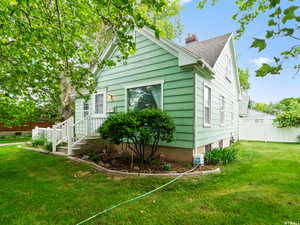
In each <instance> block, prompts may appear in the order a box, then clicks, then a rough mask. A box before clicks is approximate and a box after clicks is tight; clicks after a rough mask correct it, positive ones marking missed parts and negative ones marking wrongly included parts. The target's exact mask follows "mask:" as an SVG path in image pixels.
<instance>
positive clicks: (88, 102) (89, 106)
mask: <svg viewBox="0 0 300 225" xmlns="http://www.w3.org/2000/svg"><path fill="white" fill-rule="evenodd" d="M85 103H87V105H88V110H84V105H85ZM90 103H91V102H90V99H89V100H87V101H85V100H84V99H83V100H82V112H83V113H82V114H83V118H84V113H85V112H87V113H88V115H87V116H89V115H90V114H91V104H90Z"/></svg>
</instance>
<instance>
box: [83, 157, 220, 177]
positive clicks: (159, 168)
mask: <svg viewBox="0 0 300 225" xmlns="http://www.w3.org/2000/svg"><path fill="white" fill-rule="evenodd" d="M99 157H100V160H99V159H97V160H92V158H91V157H89V158H88V157H87V156H86V155H85V156H82V157H80V158H81V159H84V160H89V161H93V162H95V163H97V164H98V165H100V166H102V167H104V168H107V169H110V170H118V171H122V172H134V173H154V174H155V173H175V172H176V173H183V172H185V171H187V170H190V169H191V168H192V167H193V166H192V164H191V163H184V162H175V161H170V160H168V159H165V158H164V157H158V158H157V159H155V160H153V161H152V162H151V163H144V164H142V163H139V162H134V163H133V166H132V164H131V157H130V156H128V155H121V154H116V153H114V154H104V153H100V154H99ZM166 164H170V165H171V166H170V169H169V170H166V169H164V167H166V166H165V165H166ZM216 168H218V167H217V166H215V165H204V166H200V167H198V168H197V169H196V170H195V171H208V170H215V169H216Z"/></svg>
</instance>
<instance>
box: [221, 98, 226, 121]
mask: <svg viewBox="0 0 300 225" xmlns="http://www.w3.org/2000/svg"><path fill="white" fill-rule="evenodd" d="M224 123H225V97H224V96H223V95H221V96H220V125H221V126H224Z"/></svg>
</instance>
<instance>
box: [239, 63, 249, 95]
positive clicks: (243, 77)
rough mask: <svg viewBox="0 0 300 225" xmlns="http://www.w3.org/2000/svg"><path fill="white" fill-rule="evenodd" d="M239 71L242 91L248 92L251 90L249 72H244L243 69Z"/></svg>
mask: <svg viewBox="0 0 300 225" xmlns="http://www.w3.org/2000/svg"><path fill="white" fill-rule="evenodd" d="M238 71H239V79H240V85H241V89H242V91H248V90H249V89H250V83H249V76H250V75H249V70H248V69H246V70H243V69H241V68H239V69H238Z"/></svg>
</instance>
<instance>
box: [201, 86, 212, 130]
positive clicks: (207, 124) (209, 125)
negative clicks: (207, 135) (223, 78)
mask: <svg viewBox="0 0 300 225" xmlns="http://www.w3.org/2000/svg"><path fill="white" fill-rule="evenodd" d="M205 87H208V88H209V89H210V99H209V101H210V110H209V112H210V116H209V118H210V123H206V122H205ZM211 102H212V88H211V86H210V85H209V84H208V83H206V82H203V127H211V120H212V118H211V115H212V112H211V111H212V110H211Z"/></svg>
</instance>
